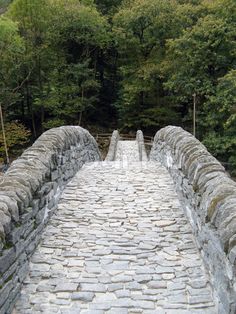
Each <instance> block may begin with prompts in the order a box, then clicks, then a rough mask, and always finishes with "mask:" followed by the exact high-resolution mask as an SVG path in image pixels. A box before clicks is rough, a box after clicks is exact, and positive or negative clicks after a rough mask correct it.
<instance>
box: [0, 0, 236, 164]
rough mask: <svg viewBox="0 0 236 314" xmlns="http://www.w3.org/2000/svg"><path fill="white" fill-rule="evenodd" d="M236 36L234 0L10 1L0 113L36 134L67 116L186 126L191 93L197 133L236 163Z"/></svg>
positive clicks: (1, 45) (102, 122)
mask: <svg viewBox="0 0 236 314" xmlns="http://www.w3.org/2000/svg"><path fill="white" fill-rule="evenodd" d="M0 4H1V3H0ZM5 4H6V3H5V1H4V5H5ZM235 38H236V2H235V0H215V1H212V0H123V1H121V0H116V1H115V0H101V1H98V0H94V1H93V0H81V1H79V0H48V1H46V0H34V1H30V0H14V1H13V2H12V3H11V5H10V6H9V10H8V11H7V12H6V13H5V14H4V15H3V16H1V17H0V101H1V102H2V104H3V108H4V115H5V118H6V120H7V121H11V120H16V119H17V120H20V121H22V122H24V123H25V125H27V126H30V128H31V130H32V132H33V135H34V137H36V136H38V135H39V134H40V133H41V132H43V131H44V130H45V129H48V128H51V127H55V126H60V125H64V124H82V125H84V126H92V127H93V128H95V129H97V128H100V127H102V128H103V127H107V128H109V129H110V128H117V126H119V127H120V129H124V130H134V129H137V128H142V129H143V130H144V131H145V132H148V133H154V132H156V131H157V129H159V128H161V127H163V126H165V125H167V124H175V125H181V126H183V127H185V128H187V129H188V130H192V106H193V105H192V103H193V94H196V100H197V136H198V137H199V139H200V140H202V141H203V142H204V143H205V144H206V145H207V147H208V148H209V149H210V151H211V152H212V153H213V154H214V155H215V156H216V157H217V158H219V159H220V160H221V161H223V162H226V163H230V164H232V165H235V164H236V143H235V138H236V131H235V130H236V108H235V103H236V94H235V93H236V92H235V91H236V70H235V69H236V41H235ZM19 141H20V140H19Z"/></svg>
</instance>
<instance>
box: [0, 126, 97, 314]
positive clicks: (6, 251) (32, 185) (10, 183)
mask: <svg viewBox="0 0 236 314" xmlns="http://www.w3.org/2000/svg"><path fill="white" fill-rule="evenodd" d="M100 159H101V157H100V153H99V150H98V147H97V143H96V141H95V140H94V138H93V137H92V136H91V135H90V134H89V132H88V131H86V130H84V129H82V128H80V127H76V126H65V127H60V128H55V129H51V130H49V131H47V132H45V133H44V134H43V135H42V136H40V138H39V139H38V140H37V141H36V142H35V143H34V144H33V145H32V146H31V147H30V148H29V149H27V150H26V151H25V152H24V153H23V154H22V156H21V157H20V158H18V159H17V160H16V161H14V162H13V163H12V165H11V167H10V168H9V170H8V171H7V173H6V174H5V175H4V176H3V177H1V181H0V313H11V310H12V308H13V306H14V302H15V300H16V298H17V295H18V293H19V291H20V286H21V283H22V281H23V280H24V278H25V276H26V274H27V271H28V260H29V257H30V256H31V254H32V253H33V251H34V249H35V248H36V246H37V244H38V242H39V240H40V235H41V232H42V230H43V228H44V226H45V224H46V223H47V221H48V219H49V217H50V216H51V214H52V213H53V210H54V209H55V208H56V205H57V201H58V198H59V195H60V193H61V191H62V190H63V188H64V187H65V185H66V184H67V182H68V181H69V180H70V178H72V177H73V176H74V174H75V173H76V172H77V171H78V170H79V169H80V168H81V167H82V165H83V164H84V163H85V162H90V161H95V160H100Z"/></svg>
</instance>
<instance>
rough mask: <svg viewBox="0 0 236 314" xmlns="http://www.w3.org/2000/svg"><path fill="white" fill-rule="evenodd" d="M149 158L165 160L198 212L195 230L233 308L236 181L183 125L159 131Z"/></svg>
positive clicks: (227, 304) (235, 305)
mask: <svg viewBox="0 0 236 314" xmlns="http://www.w3.org/2000/svg"><path fill="white" fill-rule="evenodd" d="M150 159H151V160H159V161H160V162H161V163H162V164H164V165H165V166H166V168H167V169H168V171H169V172H170V174H171V175H172V177H173V179H174V182H175V184H176V188H177V191H180V193H181V196H180V197H181V198H183V199H180V201H181V203H182V204H183V205H184V208H185V211H186V212H188V211H189V210H190V211H192V214H191V215H190V218H191V217H196V218H194V219H195V220H194V222H193V225H192V227H193V231H194V233H195V236H196V240H197V242H198V244H199V246H200V250H201V251H202V254H203V257H204V260H205V261H206V266H207V268H208V269H210V270H211V274H212V276H213V278H214V279H213V282H214V283H215V285H216V290H217V291H218V292H217V293H218V297H219V299H220V302H221V304H222V305H223V308H221V309H222V311H224V313H234V311H235V310H236V300H235V296H236V276H235V273H236V272H235V269H236V182H234V181H233V180H232V179H231V178H230V176H229V175H228V174H227V173H226V171H225V169H224V167H223V166H222V165H221V164H220V162H219V161H218V160H217V159H216V158H214V157H213V156H212V155H211V154H210V153H209V152H208V151H207V149H206V147H205V146H204V145H203V144H202V143H201V142H200V141H199V140H197V139H196V138H195V137H194V136H193V135H191V134H190V133H188V132H186V131H184V130H183V129H182V128H180V127H175V126H167V127H165V128H163V129H161V130H160V131H158V132H157V133H156V136H155V138H154V143H153V147H152V150H151V154H150ZM188 216H189V215H188ZM191 224H192V223H191ZM207 242H208V243H207ZM225 293H226V294H225ZM227 293H228V295H227ZM226 299H228V301H226ZM225 309H226V310H225ZM222 313H223V312H222Z"/></svg>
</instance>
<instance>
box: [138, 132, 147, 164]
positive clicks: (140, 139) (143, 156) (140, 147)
mask: <svg viewBox="0 0 236 314" xmlns="http://www.w3.org/2000/svg"><path fill="white" fill-rule="evenodd" d="M136 141H137V143H138V150H139V160H140V161H147V160H148V158H147V152H146V148H145V144H144V137H143V132H142V131H141V130H138V131H137V133H136Z"/></svg>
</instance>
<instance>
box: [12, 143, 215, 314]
mask: <svg viewBox="0 0 236 314" xmlns="http://www.w3.org/2000/svg"><path fill="white" fill-rule="evenodd" d="M135 147H136V143H135V142H133V143H132V142H129V143H128V142H124V143H119V149H118V153H117V159H118V161H115V162H100V163H91V164H86V165H85V166H84V167H83V168H82V170H80V171H79V172H78V173H77V175H76V176H75V178H74V179H73V180H72V181H71V182H70V183H69V185H68V186H67V188H66V190H65V191H64V193H63V195H62V197H61V201H60V204H59V207H58V210H57V212H56V213H55V214H54V216H53V217H52V219H51V222H50V224H49V225H48V226H47V227H46V229H45V231H44V233H43V236H42V241H41V244H40V245H39V247H38V248H37V251H36V252H35V254H34V255H33V258H32V260H31V264H30V273H29V276H28V277H27V279H26V280H25V283H24V286H23V289H22V294H21V297H20V299H19V301H18V302H17V305H16V308H15V310H14V313H17V314H20V313H21V314H28V313H34V314H35V313H47V314H51V313H62V314H67V313H68V314H73V313H80V314H92V313H93V314H100V313H107V314H108V313H110V314H123V313H130V314H131V313H145V314H149V313H157V314H162V313H167V314H172V313H173V314H178V313H181V314H187V313H199V314H210V313H212V314H213V313H217V310H216V309H215V307H214V302H213V297H212V291H211V287H210V284H209V281H208V275H207V274H206V272H205V269H204V267H203V264H202V261H201V258H200V255H199V252H198V250H197V248H196V245H195V243H194V240H193V236H192V233H191V228H190V225H189V224H188V222H187V220H186V218H185V217H184V214H183V211H182V209H181V207H180V205H179V202H178V200H177V196H176V194H175V192H174V187H173V184H172V181H171V179H170V177H169V174H168V172H167V171H166V170H165V169H164V168H163V167H162V166H161V165H160V164H159V163H153V162H145V163H144V162H143V163H141V162H135V161H134V160H137V156H138V155H137V151H135V152H134V148H135ZM129 148H130V150H129ZM124 150H126V151H127V155H126V157H124ZM131 150H132V151H133V155H132V153H131ZM136 150H137V147H136ZM121 160H122V162H121ZM124 160H125V162H124Z"/></svg>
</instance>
